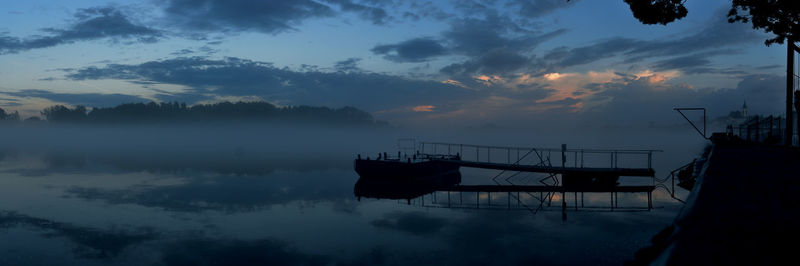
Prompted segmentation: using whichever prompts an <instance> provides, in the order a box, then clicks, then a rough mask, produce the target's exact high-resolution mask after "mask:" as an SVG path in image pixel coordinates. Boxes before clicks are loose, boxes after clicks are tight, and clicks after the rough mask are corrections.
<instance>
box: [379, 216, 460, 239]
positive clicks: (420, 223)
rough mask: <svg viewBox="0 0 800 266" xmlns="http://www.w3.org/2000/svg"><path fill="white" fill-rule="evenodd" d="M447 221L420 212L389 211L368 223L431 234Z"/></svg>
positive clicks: (401, 230) (420, 233) (392, 228)
mask: <svg viewBox="0 0 800 266" xmlns="http://www.w3.org/2000/svg"><path fill="white" fill-rule="evenodd" d="M447 222H448V221H447V220H446V219H443V218H438V217H431V216H429V215H426V214H425V213H422V212H390V213H387V214H385V215H384V217H383V218H381V219H377V220H373V221H372V222H370V224H372V226H375V227H378V228H384V229H391V230H397V231H400V232H404V233H409V234H412V235H423V236H432V235H433V234H435V233H437V232H439V230H441V229H442V228H443V227H445V226H446V225H447Z"/></svg>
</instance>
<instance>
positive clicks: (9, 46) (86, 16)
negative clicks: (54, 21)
mask: <svg viewBox="0 0 800 266" xmlns="http://www.w3.org/2000/svg"><path fill="white" fill-rule="evenodd" d="M74 17H75V19H76V20H77V21H76V22H74V23H72V24H71V25H70V26H69V27H67V28H63V29H61V28H45V29H42V31H44V32H46V33H48V34H49V36H43V37H38V36H37V37H31V38H27V39H20V38H16V37H11V36H7V35H0V54H6V53H15V52H20V51H25V50H30V49H37V48H47V47H53V46H56V45H61V44H67V43H73V42H77V41H87V40H96V39H103V38H110V39H111V40H112V41H115V42H118V41H121V40H129V41H134V42H154V41H156V40H157V39H158V38H160V37H162V33H161V31H159V30H156V29H153V28H149V27H145V26H141V25H137V24H135V23H134V22H132V21H131V20H130V18H129V17H128V16H127V15H126V14H125V13H123V12H122V11H121V10H119V9H117V8H114V7H98V8H87V9H80V10H78V12H77V13H75V15H74Z"/></svg>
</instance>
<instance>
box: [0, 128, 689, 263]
mask: <svg viewBox="0 0 800 266" xmlns="http://www.w3.org/2000/svg"><path fill="white" fill-rule="evenodd" d="M136 130H140V131H137V132H134V133H132V130H130V129H93V130H86V131H84V129H76V128H66V129H59V130H52V129H49V130H42V129H41V128H35V129H11V130H7V131H6V132H7V133H8V136H9V137H8V138H7V139H5V140H4V141H3V142H2V143H1V144H2V148H3V152H2V154H1V157H2V160H0V239H3V241H0V265H95V264H96V265H109V264H113V265H258V264H269V265H282V264H283V265H285V264H289V265H297V264H299V265H307V264H311V265H408V264H420V265H428V264H438V265H442V264H445V265H453V264H466V265H487V264H496V265H508V264H545V265H551V264H601V265H619V264H621V263H623V262H624V261H625V260H630V259H632V258H633V254H634V252H635V251H636V250H638V249H640V248H642V247H645V246H647V245H648V244H649V241H650V239H651V238H652V236H653V235H655V234H656V233H657V232H658V231H659V230H661V229H662V228H664V227H665V226H666V225H668V224H669V223H671V222H672V220H673V219H674V217H675V215H676V213H677V212H678V211H679V210H680V208H681V207H682V205H681V204H679V203H677V202H676V201H674V200H672V199H670V198H669V196H668V195H667V194H666V193H665V192H664V191H662V190H658V191H657V192H656V193H655V194H654V205H655V207H656V208H655V209H653V210H652V211H646V210H645V211H642V210H641V209H633V208H634V207H637V208H641V207H646V206H647V202H646V194H619V201H620V203H619V204H620V206H621V207H630V208H628V209H617V210H615V211H614V212H611V211H610V210H609V209H608V208H607V207H608V206H609V195H608V194H593V193H590V194H586V195H585V197H586V198H585V203H586V205H587V206H594V207H596V208H584V209H581V210H580V211H577V212H576V211H573V210H572V209H571V208H570V209H568V211H567V215H568V218H567V220H566V221H564V220H562V216H561V208H560V205H558V204H556V203H557V202H560V201H559V200H560V198H559V197H560V195H557V196H556V198H555V199H554V200H553V202H554V203H553V205H552V207H546V206H543V207H542V208H541V210H537V211H535V212H534V211H531V210H530V208H514V209H517V210H507V208H508V207H509V206H510V205H515V206H517V205H519V203H517V202H516V201H510V200H509V198H508V196H509V194H507V193H496V194H492V195H491V196H490V195H487V194H485V193H484V194H475V193H471V194H470V193H465V194H463V195H460V197H461V198H467V199H469V200H468V201H470V202H471V201H475V202H476V205H477V204H480V205H481V206H480V207H481V208H479V209H476V208H471V207H470V206H467V205H462V207H464V208H452V205H451V208H448V207H447V205H448V204H447V193H444V192H438V193H436V195H427V196H425V198H424V199H423V198H417V199H414V200H412V201H410V202H408V201H405V200H390V199H372V198H361V199H360V200H359V199H358V198H357V197H356V196H355V195H354V185H355V183H356V181H357V180H358V178H359V177H358V175H357V174H356V173H355V172H354V171H353V159H354V158H355V154H357V153H362V154H365V155H366V154H376V155H377V153H378V152H379V151H390V152H391V151H393V150H396V148H395V144H396V143H395V140H396V139H397V138H399V137H407V136H412V137H417V138H420V139H425V138H429V140H432V141H442V140H448V141H451V142H470V143H478V144H490V145H511V144H517V143H518V144H519V145H524V146H548V147H558V146H559V144H560V143H569V145H570V146H571V147H586V148H608V147H619V148H655V149H663V150H664V152H663V153H661V154H659V155H657V157H656V158H655V160H656V164H655V168H656V171H657V176H659V177H663V176H664V175H665V174H666V173H667V172H668V171H669V170H671V169H672V168H675V167H677V166H680V164H682V163H685V162H688V161H690V160H691V157H693V156H695V155H697V153H698V152H699V151H700V149H701V148H702V141H699V140H697V137H696V136H693V135H691V132H689V131H688V130H675V131H670V132H664V131H663V130H654V131H653V132H649V133H645V134H644V135H645V136H643V137H638V138H637V137H630V136H629V137H625V136H620V135H619V134H615V133H609V134H606V135H604V136H602V137H597V138H596V139H587V138H585V137H581V135H580V134H577V133H575V134H574V135H572V136H569V135H566V136H565V135H558V134H544V133H542V134H540V135H538V137H531V136H536V135H535V134H533V135H531V134H528V133H525V134H520V133H515V134H513V135H503V134H505V133H497V132H494V133H485V132H484V133H470V134H453V133H447V132H443V133H437V134H431V133H430V132H427V133H426V132H398V131H396V130H388V129H387V130H383V131H379V132H367V133H365V132H362V131H356V132H354V131H352V130H317V129H313V130H311V129H304V130H300V131H293V130H288V129H284V130H282V131H280V132H276V131H275V130H268V129H263V128H256V129H253V128H251V129H246V130H244V129H241V128H238V129H226V130H221V131H220V130H214V131H211V130H208V129H201V130H188V129H185V128H184V129H174V130H173V129H166V130H165V129H163V128H161V129H136ZM134 131H135V130H134ZM126 134H127V135H126ZM648 134H649V135H648ZM496 135H500V136H496ZM638 135H642V134H641V132H640V134H637V136H638ZM265 136H269V137H265ZM653 139H657V140H659V141H652V140H653ZM461 173H462V176H463V177H462V178H463V181H462V184H492V181H491V178H492V177H493V176H494V175H496V174H497V173H498V171H493V170H474V169H463V168H462V170H461ZM516 178H517V179H515V180H517V182H535V180H538V178H537V177H534V176H526V177H523V176H520V177H516ZM523 178H524V179H523ZM532 180H533V181H532ZM623 182H641V181H636V180H632V181H629V180H627V179H624V180H623ZM647 182H649V181H647ZM450 196H451V199H452V200H453V201H455V198H456V194H451V195H450ZM573 196H574V195H571V194H568V195H567V198H566V200H567V202H568V203H569V204H573V201H572V200H574V198H572V197H573ZM679 196H682V197H685V192H684V191H682V192H681V193H679ZM434 197H435V199H434ZM490 204H491V206H490ZM523 204H525V205H527V206H533V207H538V205H536V204H535V202H534V203H531V202H530V201H529V202H527V203H523ZM571 206H572V205H570V207H571ZM476 207H477V206H476ZM534 209H537V208H534ZM634 210H635V211H634Z"/></svg>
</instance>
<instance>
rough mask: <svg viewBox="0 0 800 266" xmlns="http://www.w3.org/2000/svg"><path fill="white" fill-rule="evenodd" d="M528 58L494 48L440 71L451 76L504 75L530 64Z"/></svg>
mask: <svg viewBox="0 0 800 266" xmlns="http://www.w3.org/2000/svg"><path fill="white" fill-rule="evenodd" d="M531 64H532V61H531V59H530V58H528V57H526V56H524V55H521V54H519V53H516V52H513V51H509V50H507V49H495V50H491V51H489V52H487V53H486V54H483V55H481V56H479V57H476V58H474V59H471V60H467V61H465V62H461V63H453V64H450V65H448V66H445V67H443V68H442V69H441V70H440V72H442V73H445V74H448V75H451V76H469V75H471V74H473V73H480V74H485V75H505V74H508V73H513V72H515V71H516V70H519V69H522V68H524V67H526V66H530V65H531Z"/></svg>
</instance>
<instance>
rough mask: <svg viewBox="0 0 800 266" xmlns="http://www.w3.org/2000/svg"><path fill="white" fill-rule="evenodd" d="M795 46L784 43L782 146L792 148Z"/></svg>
mask: <svg viewBox="0 0 800 266" xmlns="http://www.w3.org/2000/svg"><path fill="white" fill-rule="evenodd" d="M795 50H797V46H795V45H794V40H791V39H790V40H788V41H787V42H786V128H785V130H786V133H784V135H785V136H784V141H785V142H784V145H786V146H792V138H793V137H794V125H793V124H792V123H794V121H792V119H793V111H792V100H793V99H792V94H793V93H794V77H795V74H794V53H795Z"/></svg>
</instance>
